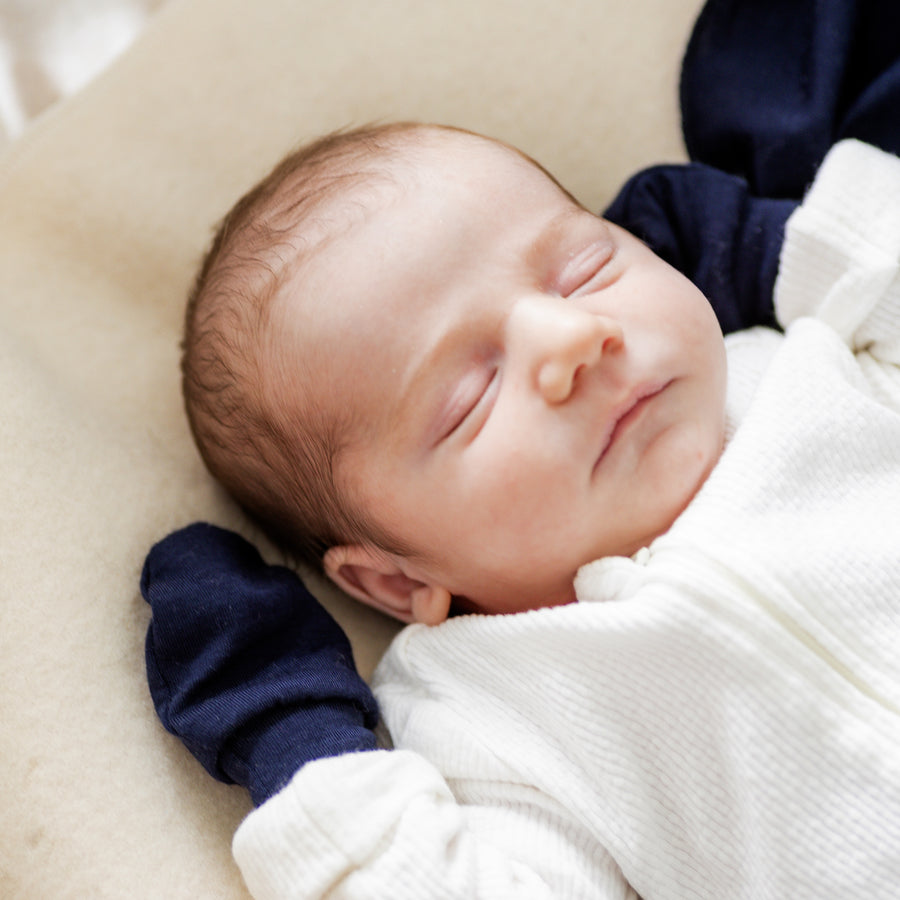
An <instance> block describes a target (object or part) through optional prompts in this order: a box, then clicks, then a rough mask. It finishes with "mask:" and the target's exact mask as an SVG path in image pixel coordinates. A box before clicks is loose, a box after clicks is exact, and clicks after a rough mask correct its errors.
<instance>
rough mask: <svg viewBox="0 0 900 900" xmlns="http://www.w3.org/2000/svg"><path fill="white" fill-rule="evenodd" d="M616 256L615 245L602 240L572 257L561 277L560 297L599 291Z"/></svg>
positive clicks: (559, 285)
mask: <svg viewBox="0 0 900 900" xmlns="http://www.w3.org/2000/svg"><path fill="white" fill-rule="evenodd" d="M614 255H615V246H614V244H613V243H612V242H611V241H608V240H601V241H596V242H594V243H592V244H591V245H590V246H588V247H586V248H585V249H584V250H582V251H581V252H579V253H576V254H575V255H574V256H572V257H571V259H569V260H568V261H567V263H566V265H565V266H564V267H563V270H562V272H561V273H560V276H559V281H558V290H559V294H560V296H561V297H573V296H578V295H581V294H587V293H591V292H592V291H594V290H599V288H600V287H601V285H602V283H603V281H604V279H605V275H604V270H605V269H606V267H607V265H608V263H609V262H610V260H611V259H612V258H613V256H614Z"/></svg>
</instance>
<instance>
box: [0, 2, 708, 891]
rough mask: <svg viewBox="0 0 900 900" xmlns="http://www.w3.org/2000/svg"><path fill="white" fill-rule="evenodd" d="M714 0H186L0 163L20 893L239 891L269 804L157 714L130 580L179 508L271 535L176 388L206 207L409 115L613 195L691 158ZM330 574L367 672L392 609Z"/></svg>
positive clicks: (10, 758)
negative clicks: (692, 80) (244, 830)
mask: <svg viewBox="0 0 900 900" xmlns="http://www.w3.org/2000/svg"><path fill="white" fill-rule="evenodd" d="M699 5H700V4H699V0H630V2H628V3H621V2H617V0H570V2H567V3H559V2H558V0H438V2H434V3H423V2H421V0H327V2H326V0H254V2H253V3H246V2H240V0H168V2H167V3H166V4H165V5H164V6H163V7H162V8H161V9H160V11H159V12H158V13H157V14H156V15H155V17H154V18H153V19H152V21H151V22H150V25H149V27H148V29H147V30H146V32H145V33H144V34H143V35H142V37H141V38H140V39H139V40H138V41H137V43H136V44H134V45H133V46H132V47H131V48H130V50H128V51H127V52H126V53H125V55H123V56H122V57H120V58H119V59H118V61H117V62H116V63H114V64H113V66H112V67H111V68H110V69H109V70H107V71H106V72H105V73H104V74H103V75H101V76H100V78H99V79H98V80H97V81H95V82H93V83H92V84H90V85H89V86H88V87H87V88H86V89H85V90H84V91H82V92H81V93H78V94H76V95H75V96H73V97H71V98H69V99H68V100H66V101H64V102H63V103H61V104H60V105H58V106H56V107H55V108H54V109H52V110H51V111H50V113H48V114H46V115H45V116H43V117H42V118H41V119H40V120H39V121H38V122H37V123H36V124H35V125H34V126H32V127H31V128H30V130H29V131H27V132H26V134H25V135H24V136H23V137H22V138H20V139H19V140H18V141H16V142H15V143H13V144H11V145H10V147H9V148H8V149H7V150H6V151H5V153H4V155H3V156H2V157H0V197H2V202H0V465H2V467H3V471H2V478H0V484H2V491H3V494H2V503H0V794H2V797H3V801H2V803H0V897H3V898H8V900H57V898H78V900H85V898H92V900H93V898H126V897H127V898H129V900H140V898H159V900H162V898H165V900H181V898H184V900H188V898H189V900H205V898H218V900H223V898H237V897H244V896H246V894H245V891H244V888H243V886H242V883H241V880H240V876H239V874H238V872H237V869H236V868H235V866H234V864H233V862H232V861H231V856H230V840H231V835H232V833H233V831H234V829H235V827H236V825H237V824H238V822H239V821H240V819H241V817H242V816H243V815H244V814H246V812H247V811H248V810H249V808H250V807H249V803H248V801H247V800H246V798H245V796H244V794H243V792H242V791H241V790H240V789H237V788H233V787H224V786H221V785H218V784H217V783H215V782H213V781H212V780H211V779H209V778H208V777H207V776H206V775H205V773H204V772H203V771H202V770H201V769H200V767H199V765H198V764H196V763H195V762H194V761H193V759H192V758H191V757H190V756H189V754H188V753H187V752H186V751H185V750H184V749H183V748H182V747H181V745H180V744H179V743H178V741H177V740H176V739H174V738H172V737H171V736H169V735H167V734H166V733H165V732H164V731H163V730H162V728H161V726H160V725H159V724H158V722H157V720H156V718H155V715H154V713H153V709H152V706H151V704H150V701H149V698H148V694H147V689H146V684H145V679H144V671H143V638H144V632H145V630H146V626H147V621H148V618H149V611H148V609H147V607H146V605H145V604H144V603H143V601H142V600H141V598H140V595H139V592H138V576H139V572H140V568H141V564H142V561H143V558H144V555H145V553H146V551H147V549H148V548H149V546H150V545H151V544H152V543H153V542H154V541H155V540H157V539H158V538H160V537H162V536H163V535H164V534H166V533H167V532H168V531H170V530H171V529H173V528H175V527H178V526H180V525H183V524H185V523H187V522H189V521H192V520H194V519H197V518H204V519H207V520H211V521H214V522H217V523H219V524H222V525H225V526H230V527H236V528H238V529H240V530H242V531H243V532H244V533H245V534H247V535H248V536H249V537H251V538H254V539H255V538H256V537H257V535H256V533H255V531H254V529H253V528H252V526H251V525H250V524H249V523H247V522H245V521H244V520H243V518H242V517H241V515H240V514H239V513H238V512H237V510H236V509H235V508H234V506H233V505H232V504H231V503H230V501H229V500H228V499H227V498H225V497H224V496H222V495H221V493H220V492H219V491H218V490H217V489H216V487H215V486H214V485H213V484H212V483H211V481H210V479H209V477H208V476H207V475H206V474H205V472H204V470H203V468H202V466H201V464H200V462H199V459H198V457H197V455H196V453H195V451H194V449H193V446H192V444H191V441H190V438H189V435H188V432H187V428H186V425H185V423H184V420H183V415H182V409H181V402H180V398H179V394H178V379H177V359H178V339H179V328H180V321H181V315H182V307H183V302H184V296H185V292H186V290H187V286H188V284H189V283H190V280H191V278H192V274H193V271H194V268H195V266H196V264H197V262H198V259H199V257H200V254H201V252H202V250H203V248H204V246H205V245H206V243H207V241H208V239H209V236H210V233H211V229H212V226H213V224H214V222H215V221H216V220H217V219H218V218H219V217H220V216H221V215H222V214H223V213H224V212H225V211H226V209H227V208H228V206H229V205H230V204H231V202H232V201H233V200H234V199H235V197H236V196H237V195H238V193H239V192H241V191H243V189H245V188H246V187H248V186H249V185H250V184H251V183H252V182H253V181H254V180H255V179H256V178H257V177H258V176H260V175H261V174H262V173H263V172H265V171H266V170H267V169H268V168H269V167H270V166H271V165H272V164H273V163H274V162H275V161H276V160H277V159H278V158H280V157H281V156H282V155H283V154H284V153H285V152H286V151H287V150H288V149H289V148H291V147H292V146H294V145H295V144H296V143H297V142H299V141H301V140H303V139H305V138H309V137H311V136H313V135H315V134H318V133H320V132H322V131H325V130H330V129H332V128H335V127H338V126H345V125H350V124H354V123H361V122H366V121H370V120H373V119H392V118H420V119H428V120H433V121H442V122H448V123H452V124H457V125H462V126H465V127H468V128H472V129H475V130H480V131H484V132H487V133H489V134H492V135H496V136H498V137H501V138H504V139H506V140H509V141H511V142H513V143H515V144H518V145H519V146H521V147H522V148H523V149H524V150H526V151H527V152H529V153H531V154H533V155H534V156H536V157H537V158H538V159H539V160H540V161H541V162H543V163H544V164H545V165H546V166H547V167H548V168H549V169H551V170H552V171H553V172H554V173H555V174H557V175H558V176H559V177H560V179H561V180H562V182H563V183H564V184H565V185H566V186H567V187H568V188H569V189H570V190H572V191H573V192H574V193H575V194H576V195H577V196H578V197H579V198H580V199H582V200H583V201H584V202H585V203H586V204H587V205H588V206H590V207H592V208H599V207H601V206H602V205H603V204H604V203H605V202H606V201H607V200H608V199H609V198H610V197H611V196H612V195H613V194H614V192H615V191H616V189H617V188H618V186H619V185H620V184H621V183H622V181H623V180H624V178H625V177H626V176H627V175H628V174H630V173H631V172H632V171H634V170H636V169H637V168H639V167H641V166H643V165H646V164H649V163H652V162H658V161H663V160H679V159H681V158H682V157H683V150H682V146H681V142H680V137H679V129H678V115H677V73H678V67H679V60H680V56H681V53H682V50H683V45H684V42H685V40H686V38H687V35H688V33H689V30H690V26H691V24H692V21H693V18H694V16H695V15H696V12H697V10H698V8H699ZM264 547H265V552H266V554H267V555H268V556H269V557H270V558H272V559H277V558H279V555H278V553H277V551H276V550H275V549H274V548H272V547H271V546H268V545H264ZM315 587H316V589H317V591H319V592H320V593H321V595H322V596H323V598H325V600H326V602H327V603H328V604H329V606H330V608H331V609H332V610H333V611H334V612H335V614H336V615H337V616H338V618H339V619H340V620H341V622H342V623H343V624H344V625H345V626H346V627H347V628H348V630H349V631H350V633H351V637H352V639H353V642H354V647H355V650H356V653H357V657H358V661H359V662H360V665H361V667H362V669H363V670H364V671H365V672H366V673H369V672H370V671H371V669H372V666H373V665H374V663H375V661H376V660H377V657H378V655H379V653H380V652H381V651H382V649H383V647H384V646H385V643H386V641H387V640H388V639H389V638H390V636H391V635H392V634H393V632H394V626H393V625H392V624H391V623H389V622H387V621H385V620H383V619H381V618H379V617H377V616H376V615H374V614H366V613H364V612H363V611H362V610H359V609H357V608H356V607H355V606H354V605H353V604H352V603H351V602H350V601H348V600H347V599H346V598H343V597H341V596H339V595H337V593H336V592H334V591H326V590H325V589H324V588H323V587H322V586H321V585H318V584H316V585H315Z"/></svg>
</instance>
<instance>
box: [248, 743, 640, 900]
mask: <svg viewBox="0 0 900 900" xmlns="http://www.w3.org/2000/svg"><path fill="white" fill-rule="evenodd" d="M504 790H505V792H506V796H505V799H504V800H503V801H501V802H499V803H497V802H494V800H495V799H496V798H493V797H491V796H490V791H491V787H490V786H486V791H487V792H488V793H487V794H486V796H485V802H484V803H482V804H473V805H468V804H467V805H463V804H460V803H457V801H456V800H455V799H454V796H453V794H452V792H451V790H450V788H449V787H448V785H447V783H446V782H445V781H444V779H443V778H442V777H441V775H440V773H439V772H438V771H437V769H435V768H434V767H433V766H432V765H431V764H430V763H428V762H427V761H425V760H424V759H423V758H422V757H420V756H418V755H417V754H414V753H411V752H409V751H404V750H396V751H388V750H376V751H371V752H367V753H358V754H351V755H347V756H342V757H336V758H333V759H323V760H318V761H316V762H313V763H310V764H308V765H306V766H304V768H302V769H301V770H300V771H299V772H298V773H297V775H296V776H295V777H294V779H293V780H292V781H291V783H290V784H289V785H288V786H287V787H286V788H285V789H284V790H282V791H281V792H280V793H278V794H276V795H275V796H274V797H272V798H271V799H269V800H268V801H267V802H266V803H264V804H263V805H262V806H260V807H259V808H258V809H257V810H255V811H254V812H252V813H251V814H250V815H249V816H248V817H247V819H246V820H245V821H244V822H243V823H242V825H241V827H240V828H239V829H238V831H237V833H236V835H235V838H234V845H233V850H234V855H235V858H236V860H237V862H238V865H239V866H240V869H241V872H242V874H243V876H244V880H245V882H246V884H247V887H248V888H249V890H250V892H251V893H252V895H253V896H254V897H255V898H256V900H286V898H291V900H297V898H310V900H312V898H321V897H325V896H327V897H329V898H354V900H356V898H372V900H383V898H385V897H390V898H392V900H405V898H409V900H429V898H458V900H480V898H484V900H493V898H509V900H531V898H548V900H549V898H559V897H563V896H592V897H597V898H598V900H612V898H620V900H625V898H636V895H635V894H634V892H633V891H632V890H631V889H630V888H629V887H628V885H627V884H626V882H625V880H624V878H623V877H622V875H621V872H620V871H619V869H618V867H617V866H616V865H615V864H614V863H613V862H612V860H611V858H610V857H609V855H608V854H607V853H606V852H605V851H603V850H602V848H595V849H594V850H593V851H591V852H587V853H585V851H584V846H585V845H584V842H583V841H582V840H580V836H577V837H575V839H574V840H573V835H572V834H571V833H567V831H569V832H571V830H572V826H571V825H568V826H566V825H564V824H561V822H560V820H559V818H558V817H556V816H555V815H554V813H553V809H552V805H548V806H547V807H546V808H544V809H541V808H540V807H541V804H540V802H538V803H537V804H535V803H534V802H532V799H533V798H532V797H531V796H530V795H531V793H536V792H533V789H531V788H527V787H525V786H515V785H506V786H504Z"/></svg>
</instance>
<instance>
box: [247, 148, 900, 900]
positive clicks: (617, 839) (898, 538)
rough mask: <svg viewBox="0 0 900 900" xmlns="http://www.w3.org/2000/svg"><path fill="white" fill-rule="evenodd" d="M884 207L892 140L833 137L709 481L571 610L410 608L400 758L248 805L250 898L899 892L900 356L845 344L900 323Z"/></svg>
mask: <svg viewBox="0 0 900 900" xmlns="http://www.w3.org/2000/svg"><path fill="white" fill-rule="evenodd" d="M894 210H900V160H897V159H896V158H893V157H889V156H886V155H883V154H881V153H879V152H878V151H874V150H872V149H870V148H867V147H865V146H862V145H859V144H852V143H851V144H844V145H839V146H838V147H837V148H836V149H835V150H834V151H832V153H831V154H830V156H829V158H828V159H827V160H826V163H825V166H824V169H823V170H822V172H821V174H820V176H819V178H818V181H817V183H816V186H815V187H814V189H813V190H812V192H811V194H810V195H809V197H808V198H807V200H806V202H805V204H804V206H803V207H801V210H800V211H799V212H798V213H797V214H796V215H795V217H793V218H792V219H791V220H790V221H789V223H788V228H787V244H786V247H785V251H784V256H783V259H784V266H783V277H782V278H781V280H780V285H779V297H778V304H779V305H778V308H779V310H780V312H781V314H782V315H783V316H784V317H785V318H784V322H785V324H786V325H787V326H788V330H787V334H786V336H785V337H784V338H783V339H782V340H780V346H778V348H777V349H775V350H774V353H773V345H772V336H771V335H769V336H765V335H762V334H759V333H757V337H758V338H759V341H758V343H759V346H760V353H762V354H764V355H765V358H766V359H771V361H770V363H769V365H768V368H767V369H766V372H765V374H764V375H763V377H762V378H761V380H760V381H759V384H758V386H756V388H755V391H754V390H753V387H752V386H751V383H750V382H751V381H752V380H753V379H752V378H751V379H749V380H748V378H747V377H746V376H745V375H742V374H741V371H738V370H737V369H736V370H735V371H734V372H733V375H734V379H733V383H735V384H739V385H741V390H740V392H739V393H740V394H741V397H740V401H739V402H737V403H735V402H732V403H731V405H730V410H731V412H732V414H734V411H735V409H738V410H742V409H743V408H744V407H746V414H745V415H744V416H743V421H742V422H741V424H740V427H739V428H738V429H737V431H736V433H735V434H734V437H733V438H732V439H731V440H730V442H729V444H728V447H727V449H726V452H725V454H724V456H723V458H722V460H721V462H720V464H719V466H718V467H717V468H716V470H715V471H714V473H713V475H712V476H711V477H710V479H709V480H708V482H707V483H706V485H705V486H704V487H703V489H702V490H701V492H700V493H699V494H698V496H697V498H695V501H694V502H693V503H692V504H691V506H690V507H689V508H688V509H687V511H686V512H685V513H684V514H683V515H682V517H680V519H679V520H678V521H677V522H676V524H675V525H674V526H673V528H672V529H671V530H670V532H669V533H668V534H666V535H664V536H663V537H661V538H659V539H658V540H657V541H655V542H654V543H653V544H652V545H651V547H650V548H648V549H647V550H646V551H644V552H642V553H639V554H637V555H636V557H635V558H634V559H624V558H613V559H606V560H599V561H597V562H595V563H592V564H590V565H588V566H585V567H583V568H582V570H581V571H580V572H579V575H578V578H577V581H576V589H577V592H578V596H579V599H580V600H581V601H582V602H581V603H578V604H574V605H570V606H567V607H560V608H556V609H547V610H538V611H535V612H530V613H524V614H519V615H514V616H505V617H462V618H460V619H456V620H453V621H450V622H447V623H446V624H444V625H442V626H440V627H438V628H431V629H429V628H425V627H421V626H412V627H410V628H407V629H406V630H404V632H402V633H401V634H400V635H399V636H398V638H397V639H396V641H395V642H394V644H393V645H392V647H391V649H390V651H389V653H388V655H387V656H386V658H385V659H384V661H383V662H382V664H381V666H380V667H379V670H378V673H377V685H376V694H377V696H378V699H379V702H380V703H381V705H382V709H383V712H384V715H385V718H386V721H387V724H388V726H389V728H390V730H391V733H392V735H393V737H394V741H395V744H396V745H397V746H398V747H401V748H403V750H402V752H395V753H388V752H375V753H369V754H359V755H355V756H346V757H343V758H339V759H332V760H321V761H319V762H316V763H312V764H310V765H308V766H306V767H305V768H304V769H302V770H301V771H300V773H299V774H298V775H297V776H296V777H295V778H294V780H293V781H292V782H291V784H290V785H288V787H287V788H286V789H285V790H284V791H282V792H281V793H280V794H278V795H276V796H275V797H274V798H273V799H272V800H271V801H269V802H268V803H267V804H265V805H264V806H262V807H261V808H260V809H259V810H258V811H257V812H256V813H254V814H253V815H251V816H250V817H249V818H248V819H247V821H246V822H245V823H244V824H243V826H242V827H241V829H240V831H239V832H238V834H237V836H236V839H235V854H236V857H237V859H238V862H239V864H240V865H241V867H242V870H243V872H244V875H245V877H246V879H247V883H248V885H249V886H250V888H251V890H252V891H253V892H254V895H255V896H256V897H258V898H282V897H319V896H323V895H324V894H325V893H326V892H328V891H331V893H328V896H330V897H331V896H334V897H345V898H362V897H366V898H368V897H372V898H376V897H378V898H381V897H391V898H397V900H402V898H410V900H413V898H415V900H425V898H433V897H434V898H436V897H447V898H451V897H452V898H460V900H462V898H466V900H471V898H495V897H496V898H500V897H503V898H507V897H508V898H517V900H523V898H532V897H542V898H543V897H548V898H549V897H553V898H568V897H578V898H580V897H585V898H588V897H590V898H598V897H601V898H611V897H633V896H634V894H633V893H632V891H633V890H634V891H637V893H638V894H639V895H640V896H641V897H642V898H644V900H661V898H673V900H674V898H678V900H684V898H692V900H695V898H710V900H712V898H715V900H723V898H747V900H750V898H752V900H766V898H771V900H783V898H787V897H790V898H792V900H798V898H806V900H827V898H841V900H856V898H863V897H864V898H866V900H875V898H880V900H888V898H891V900H893V898H896V897H897V896H898V890H900V751H898V747H900V653H898V648H900V565H898V560H900V377H898V375H897V371H896V369H895V368H894V367H893V366H892V365H882V364H881V363H879V362H878V360H877V359H876V358H875V357H874V356H873V355H872V354H873V353H874V352H877V351H878V350H879V349H880V348H885V352H886V354H887V355H888V357H889V358H896V357H894V356H893V355H892V351H893V349H894V348H896V347H897V346H898V338H900V332H898V331H897V330H895V331H894V333H893V334H887V333H885V334H882V335H881V337H880V339H879V341H880V342H879V343H875V344H871V343H869V339H868V338H866V339H865V340H862V339H861V337H860V336H862V335H867V334H868V333H869V330H870V329H871V327H872V325H873V323H875V322H877V323H879V325H880V326H884V325H885V323H891V322H893V323H895V325H896V324H897V322H898V315H897V305H898V304H900V294H898V291H897V284H898V274H897V273H898V260H900V228H898V227H896V226H897V224H898V223H897V222H896V221H894V220H893V219H892V216H894V212H893V211H894ZM847 211H851V212H850V214H847ZM886 228H890V229H892V231H891V234H890V242H889V243H886V240H887V238H886V236H885V229H886ZM873 248H874V249H873ZM857 249H858V250H859V253H856V252H855V250H857ZM823 272H827V273H828V278H827V279H826V278H823V276H822V273H823ZM848 273H849V274H848ZM809 284H814V285H815V290H814V291H810V290H809V289H808V285H809ZM863 288H865V290H869V291H874V292H875V296H871V295H861V294H860V291H861V290H863ZM819 305H821V306H822V309H823V310H824V312H825V313H826V318H827V321H828V322H829V323H839V327H840V329H841V334H842V335H843V337H844V338H846V340H847V341H849V342H850V344H851V345H853V346H855V348H856V349H857V350H858V354H857V356H855V357H854V355H853V354H852V353H851V351H850V349H848V346H847V344H846V343H844V342H843V340H842V339H841V338H840V337H838V335H837V333H836V332H835V331H834V330H833V328H832V327H831V326H830V325H829V324H825V323H824V322H822V321H819V320H816V319H815V318H814V317H815V315H816V314H817V313H818V312H819ZM804 307H805V308H804ZM856 312H858V313H859V315H856V314H855V313H856ZM804 313H805V314H809V315H811V316H813V318H802V317H801V316H802V315H803V314H804ZM753 340H754V338H753V337H752V336H748V337H745V338H738V339H735V341H734V342H733V343H731V344H730V346H732V347H733V348H739V350H740V352H739V353H738V352H735V353H732V354H731V357H730V358H731V360H732V361H733V362H734V363H735V365H736V366H737V367H738V368H740V367H742V366H746V365H749V366H750V368H751V370H754V371H755V369H754V366H753V361H752V359H751V358H750V357H751V354H750V353H749V348H750V346H751V344H752V342H753ZM751 394H752V395H753V396H752V398H751V397H750V395H751Z"/></svg>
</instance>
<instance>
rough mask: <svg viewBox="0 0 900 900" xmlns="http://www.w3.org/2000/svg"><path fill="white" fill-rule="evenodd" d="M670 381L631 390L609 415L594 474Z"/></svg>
mask: <svg viewBox="0 0 900 900" xmlns="http://www.w3.org/2000/svg"><path fill="white" fill-rule="evenodd" d="M670 384H671V381H664V382H658V381H657V382H652V383H650V384H644V385H641V386H639V387H638V388H636V389H635V390H633V391H632V392H631V393H630V394H629V395H628V396H627V397H626V399H625V400H624V401H622V402H621V403H620V404H618V405H617V406H616V407H615V408H614V409H613V411H612V414H611V415H610V417H609V419H608V421H607V425H606V428H605V429H604V431H603V434H602V435H601V436H600V448H601V449H600V453H599V455H598V456H597V460H596V462H595V463H594V468H593V470H592V472H591V474H592V475H593V473H594V472H596V471H597V469H598V468H599V467H600V464H601V463H602V462H603V460H604V459H605V458H606V456H607V455H608V454H609V452H610V450H611V449H612V448H613V446H615V444H616V443H617V441H618V440H619V438H620V437H621V436H622V435H623V434H624V433H625V432H626V431H627V430H628V428H629V426H630V425H631V424H632V423H633V422H636V421H637V420H638V419H639V418H640V417H641V415H642V414H643V412H644V410H645V409H646V407H647V406H649V405H650V403H651V402H652V401H653V400H654V398H655V397H657V396H658V395H659V394H661V393H662V392H663V391H664V390H665V389H666V388H667V387H668V386H669V385H670Z"/></svg>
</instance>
